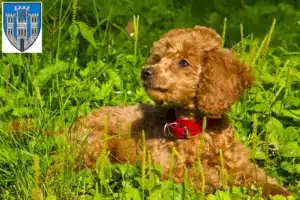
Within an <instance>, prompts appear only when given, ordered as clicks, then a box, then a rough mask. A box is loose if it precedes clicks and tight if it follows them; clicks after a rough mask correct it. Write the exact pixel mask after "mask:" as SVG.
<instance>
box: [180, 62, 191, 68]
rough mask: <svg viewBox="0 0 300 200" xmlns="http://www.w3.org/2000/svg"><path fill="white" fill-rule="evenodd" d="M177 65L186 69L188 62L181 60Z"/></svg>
mask: <svg viewBox="0 0 300 200" xmlns="http://www.w3.org/2000/svg"><path fill="white" fill-rule="evenodd" d="M178 64H179V66H180V67H188V66H190V64H189V62H188V61H186V60H181V61H180V62H179V63H178Z"/></svg>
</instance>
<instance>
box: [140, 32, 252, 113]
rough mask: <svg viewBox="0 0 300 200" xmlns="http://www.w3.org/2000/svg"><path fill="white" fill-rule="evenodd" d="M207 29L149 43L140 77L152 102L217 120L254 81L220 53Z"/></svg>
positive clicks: (227, 55) (233, 57)
mask: <svg viewBox="0 0 300 200" xmlns="http://www.w3.org/2000/svg"><path fill="white" fill-rule="evenodd" d="M220 43H221V37H220V36H219V35H218V34H217V33H216V32H215V31H214V30H213V29H210V28H207V27H202V26H196V27H194V28H192V29H191V28H188V29H174V30H171V31H169V32H168V33H166V34H165V35H163V36H162V37H161V39H160V40H158V41H156V42H154V44H153V47H152V49H151V53H150V56H149V58H148V61H147V64H146V66H145V67H144V69H143V71H142V74H141V77H142V83H143V86H144V87H145V89H146V91H147V93H148V94H149V95H150V97H151V98H152V99H153V100H154V101H156V102H157V103H166V104H168V105H170V106H177V107H178V106H179V107H183V108H188V109H197V110H199V111H200V112H201V113H203V114H204V115H206V116H208V117H211V118H219V117H221V116H222V115H223V114H224V113H225V112H226V111H227V110H228V109H229V108H230V106H231V105H232V104H233V103H234V102H235V101H236V100H238V99H239V97H240V96H241V95H242V93H243V91H244V89H245V88H247V87H248V86H249V85H250V84H251V83H252V81H253V77H252V74H251V69H250V68H249V67H247V66H246V65H244V64H242V63H241V62H240V61H239V60H238V59H237V57H236V55H235V53H234V52H233V51H231V50H229V49H225V48H221V47H220Z"/></svg>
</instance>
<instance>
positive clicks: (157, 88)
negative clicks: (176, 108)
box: [143, 83, 168, 92]
mask: <svg viewBox="0 0 300 200" xmlns="http://www.w3.org/2000/svg"><path fill="white" fill-rule="evenodd" d="M143 86H144V88H145V89H146V90H152V91H157V92H167V91H168V89H167V88H164V87H156V86H152V85H149V84H145V83H144V84H143Z"/></svg>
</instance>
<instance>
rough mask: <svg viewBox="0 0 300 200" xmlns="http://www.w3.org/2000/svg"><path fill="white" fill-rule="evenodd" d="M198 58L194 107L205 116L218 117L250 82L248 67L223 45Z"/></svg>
mask: <svg viewBox="0 0 300 200" xmlns="http://www.w3.org/2000/svg"><path fill="white" fill-rule="evenodd" d="M201 60H202V62H201V72H200V77H199V86H198V91H197V96H196V100H195V106H196V108H197V109H198V110H200V111H201V112H202V113H204V114H205V115H206V116H208V117H211V118H220V117H221V116H222V115H223V114H224V113H225V112H226V111H227V110H228V109H229V108H230V106H231V105H232V104H233V103H234V102H235V101H237V100H238V99H239V97H240V96H241V95H242V94H243V91H244V89H245V88H247V87H249V85H250V84H251V83H252V82H253V76H252V73H251V68H249V67H248V66H247V65H245V64H243V63H242V62H241V61H240V60H239V59H238V57H237V55H236V54H235V53H234V52H233V51H231V50H229V49H224V48H216V49H213V50H211V51H206V52H203V55H202V59H201Z"/></svg>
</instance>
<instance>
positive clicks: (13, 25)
mask: <svg viewBox="0 0 300 200" xmlns="http://www.w3.org/2000/svg"><path fill="white" fill-rule="evenodd" d="M2 9H3V10H2V13H3V14H2V15H3V16H2V20H3V21H2V24H3V30H2V31H3V32H4V33H3V32H2V34H3V35H5V36H6V38H7V40H8V41H9V42H10V44H11V45H12V46H13V47H15V48H16V49H17V50H18V51H19V52H25V51H26V50H28V49H29V48H30V47H32V46H37V45H38V46H40V47H41V45H42V44H41V43H42V40H41V38H40V39H39V40H37V39H38V38H39V36H40V35H41V28H42V3H41V2H28V3H25V2H14V3H10V2H3V3H2ZM36 42H38V43H40V44H36ZM8 46H9V43H7V44H6V45H5V46H4V45H2V47H3V49H4V50H5V48H8ZM40 49H41V48H40ZM28 52H35V51H28Z"/></svg>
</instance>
